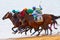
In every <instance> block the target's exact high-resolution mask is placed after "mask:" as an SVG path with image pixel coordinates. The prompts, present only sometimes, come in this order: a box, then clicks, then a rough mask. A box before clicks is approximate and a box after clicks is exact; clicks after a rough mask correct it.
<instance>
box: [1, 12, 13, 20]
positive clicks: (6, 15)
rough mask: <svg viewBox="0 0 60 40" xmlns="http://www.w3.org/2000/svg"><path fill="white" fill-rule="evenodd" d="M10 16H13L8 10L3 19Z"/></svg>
mask: <svg viewBox="0 0 60 40" xmlns="http://www.w3.org/2000/svg"><path fill="white" fill-rule="evenodd" d="M10 17H12V14H11V13H10V12H7V13H6V14H5V15H4V17H3V18H2V19H3V20H4V19H7V18H10Z"/></svg>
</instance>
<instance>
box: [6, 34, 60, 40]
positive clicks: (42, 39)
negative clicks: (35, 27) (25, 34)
mask: <svg viewBox="0 0 60 40" xmlns="http://www.w3.org/2000/svg"><path fill="white" fill-rule="evenodd" d="M7 40H60V36H57V35H55V36H38V37H29V38H10V39H7Z"/></svg>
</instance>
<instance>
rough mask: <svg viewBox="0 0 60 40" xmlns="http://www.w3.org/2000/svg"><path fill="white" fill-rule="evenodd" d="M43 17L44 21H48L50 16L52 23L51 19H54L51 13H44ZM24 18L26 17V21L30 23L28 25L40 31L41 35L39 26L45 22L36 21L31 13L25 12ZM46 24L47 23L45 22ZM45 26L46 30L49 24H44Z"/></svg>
mask: <svg viewBox="0 0 60 40" xmlns="http://www.w3.org/2000/svg"><path fill="white" fill-rule="evenodd" d="M43 17H44V18H43V19H45V20H44V21H46V18H49V19H48V21H49V22H50V23H51V19H52V18H51V17H50V16H49V15H46V16H45V15H43ZM24 18H25V20H26V22H27V23H28V25H29V26H30V27H32V28H34V29H35V32H36V31H38V35H39V34H40V32H39V30H38V29H39V26H41V25H43V24H44V22H35V21H34V18H33V16H30V15H28V14H25V16H24ZM20 20H21V19H20ZM21 21H22V20H21ZM44 25H46V24H44ZM47 25H48V24H47ZM44 27H45V28H44V29H45V30H46V29H48V27H47V26H44ZM50 30H51V29H50ZM35 32H34V33H35ZM34 33H33V34H34Z"/></svg>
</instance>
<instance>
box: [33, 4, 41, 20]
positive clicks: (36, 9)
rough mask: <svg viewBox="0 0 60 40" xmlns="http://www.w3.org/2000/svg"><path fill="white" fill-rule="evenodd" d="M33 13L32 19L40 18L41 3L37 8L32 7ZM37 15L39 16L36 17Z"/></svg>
mask: <svg viewBox="0 0 60 40" xmlns="http://www.w3.org/2000/svg"><path fill="white" fill-rule="evenodd" d="M33 10H34V11H33V13H32V15H33V16H34V20H37V19H39V18H40V16H42V7H41V5H39V8H36V7H33ZM37 17H39V18H37Z"/></svg>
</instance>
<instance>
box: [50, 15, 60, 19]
mask: <svg viewBox="0 0 60 40" xmlns="http://www.w3.org/2000/svg"><path fill="white" fill-rule="evenodd" d="M50 16H52V20H56V19H58V18H60V16H54V15H50Z"/></svg>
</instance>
